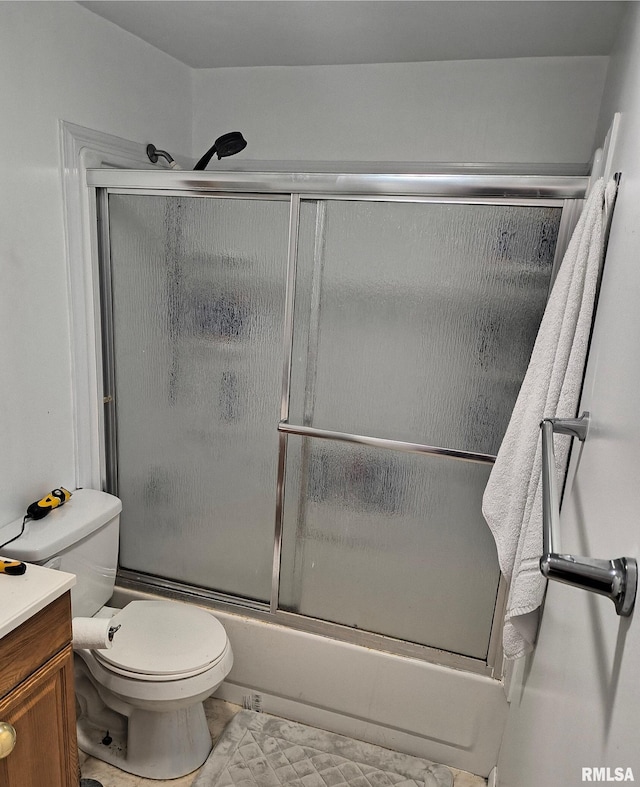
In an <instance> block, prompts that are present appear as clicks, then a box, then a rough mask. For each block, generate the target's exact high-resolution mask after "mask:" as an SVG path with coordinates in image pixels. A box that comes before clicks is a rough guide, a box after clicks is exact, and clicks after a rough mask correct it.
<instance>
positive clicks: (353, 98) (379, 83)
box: [193, 57, 608, 163]
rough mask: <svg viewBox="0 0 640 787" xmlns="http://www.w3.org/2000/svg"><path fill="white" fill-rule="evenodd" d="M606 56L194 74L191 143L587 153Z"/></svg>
mask: <svg viewBox="0 0 640 787" xmlns="http://www.w3.org/2000/svg"><path fill="white" fill-rule="evenodd" d="M607 60H608V59H607V58H606V57H574V58H568V57H553V58H520V59H511V60H468V61H449V62H433V63H386V64H376V65H348V66H299V67H294V66H289V67H268V68H219V69H202V70H198V71H194V74H193V80H194V99H195V100H194V126H193V150H194V154H195V155H196V156H200V155H202V153H204V152H205V151H206V150H207V149H208V148H209V147H210V146H211V144H212V143H213V140H214V139H215V138H216V137H217V136H218V135H219V134H221V133H222V132H223V131H230V130H235V129H238V130H241V131H242V132H243V133H244V135H245V137H246V139H247V141H248V143H249V144H248V147H247V148H246V149H245V150H244V151H243V153H241V154H240V156H241V157H243V158H246V159H298V160H300V159H302V160H330V161H335V160H345V161H348V160H352V161H361V160H372V161H398V160H400V161H403V160H404V161H461V162H462V161H499V162H509V161H517V162H553V163H557V162H586V161H589V160H590V158H591V155H592V153H593V141H594V133H595V129H596V123H597V119H598V108H599V105H600V99H601V96H602V88H603V85H604V77H605V73H606V67H607Z"/></svg>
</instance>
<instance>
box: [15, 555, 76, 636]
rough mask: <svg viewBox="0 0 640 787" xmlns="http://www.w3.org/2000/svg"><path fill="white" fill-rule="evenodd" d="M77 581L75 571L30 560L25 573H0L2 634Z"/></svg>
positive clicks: (57, 596)
mask: <svg viewBox="0 0 640 787" xmlns="http://www.w3.org/2000/svg"><path fill="white" fill-rule="evenodd" d="M7 559H8V558H7ZM75 584H76V577H75V574H67V573H66V572H65V571H56V570H55V569H52V568H43V567H42V566H36V565H33V564H32V563H27V570H26V572H25V573H24V574H22V576H19V577H12V576H9V575H8V574H0V637H4V636H5V634H8V633H9V632H10V631H13V629H15V628H18V626H20V625H21V624H22V623H24V622H25V621H26V620H29V618H30V617H32V616H33V615H35V614H36V612H40V610H41V609H44V608H45V607H46V606H47V604H50V603H51V602H52V601H55V600H56V599H57V598H59V597H60V596H61V595H62V594H63V593H66V591H67V590H69V588H71V587H73V585H75Z"/></svg>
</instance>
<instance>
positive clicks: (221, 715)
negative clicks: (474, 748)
mask: <svg viewBox="0 0 640 787" xmlns="http://www.w3.org/2000/svg"><path fill="white" fill-rule="evenodd" d="M204 710H205V713H206V716H207V721H208V722H209V729H210V730H211V737H212V738H213V740H214V743H215V741H216V740H217V739H218V738H219V737H220V733H221V732H222V730H223V729H224V728H225V726H226V724H227V723H228V722H229V721H230V720H231V719H232V718H233V716H234V715H235V714H236V713H237V712H238V711H239V710H241V708H240V707H239V706H238V705H231V703H229V702H224V701H223V700H215V699H209V700H207V701H206V702H205V703H204ZM80 764H81V766H82V776H83V778H85V779H96V780H97V781H99V782H101V783H102V785H103V787H161V786H162V785H167V787H191V784H192V782H193V780H194V779H195V778H196V775H197V773H198V772H197V771H194V773H189V774H187V776H183V777H182V778H181V779H171V780H170V781H158V780H157V779H143V778H142V777H141V776H132V775H131V774H129V773H124V772H123V771H120V770H118V769H117V768H114V767H113V766H111V765H107V764H106V763H105V762H102V761H101V760H96V759H95V758H93V757H87V756H86V755H85V754H83V753H82V752H80ZM451 770H452V772H453V774H454V781H453V783H454V787H486V784H487V782H486V780H485V779H481V778H480V777H479V776H474V775H473V774H471V773H467V772H466V771H458V770H456V769H455V768H451Z"/></svg>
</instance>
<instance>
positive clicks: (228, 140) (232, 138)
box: [194, 131, 247, 170]
mask: <svg viewBox="0 0 640 787" xmlns="http://www.w3.org/2000/svg"><path fill="white" fill-rule="evenodd" d="M246 147H247V140H246V139H245V138H244V137H243V136H242V134H241V133H240V132H239V131H230V132H229V133H228V134H223V135H222V136H221V137H218V139H216V141H215V142H214V143H213V146H212V147H210V148H209V150H207V152H206V153H205V154H204V156H203V157H202V158H201V159H200V161H199V162H198V163H197V164H196V165H195V167H194V170H195V169H204V168H205V167H206V166H207V164H208V163H209V162H210V161H211V158H212V157H213V154H214V153H215V154H216V155H217V156H218V158H219V159H221V158H224V157H225V156H235V154H236V153H240V151H241V150H244V149H245V148H246Z"/></svg>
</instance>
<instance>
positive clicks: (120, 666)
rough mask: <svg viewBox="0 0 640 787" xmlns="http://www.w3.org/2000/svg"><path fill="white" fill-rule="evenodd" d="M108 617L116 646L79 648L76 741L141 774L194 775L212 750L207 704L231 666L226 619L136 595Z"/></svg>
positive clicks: (89, 751) (88, 750)
mask: <svg viewBox="0 0 640 787" xmlns="http://www.w3.org/2000/svg"><path fill="white" fill-rule="evenodd" d="M110 623H111V626H112V627H117V626H119V627H120V628H118V630H117V632H116V634H115V636H114V638H113V645H112V647H111V648H109V649H104V650H78V651H76V669H75V672H76V696H77V699H78V745H79V746H80V748H81V749H82V750H83V751H85V752H86V753H87V754H91V755H92V756H95V757H98V758H99V759H102V760H104V761H105V762H108V763H110V764H112V765H115V766H116V767H118V768H120V769H121V770H124V771H127V772H129V773H133V774H135V775H137V776H144V777H146V778H151V779H174V778H178V777H180V776H184V775H185V774H187V773H190V772H191V771H193V770H195V769H196V768H198V767H200V765H202V763H203V762H204V761H205V760H206V758H207V756H208V755H209V752H210V750H211V736H210V733H209V729H208V726H207V721H206V717H205V714H204V708H203V706H202V702H203V700H204V699H206V698H207V697H209V696H211V694H213V692H214V691H215V690H216V689H217V688H218V686H219V685H220V684H221V683H222V681H223V680H224V679H225V677H226V676H227V675H228V674H229V671H230V670H231V666H232V664H233V653H232V650H231V646H230V644H229V640H228V638H227V635H226V632H225V630H224V628H223V626H222V624H221V623H220V622H219V621H217V620H216V619H215V618H214V617H213V616H212V615H211V614H210V613H208V612H207V611H206V610H204V609H201V608H199V607H195V606H191V605H187V604H181V603H179V602H175V601H132V602H131V603H129V604H128V605H127V606H126V607H125V608H124V609H122V610H120V611H118V612H116V613H115V614H114V615H113V616H112V617H111V619H110Z"/></svg>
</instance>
